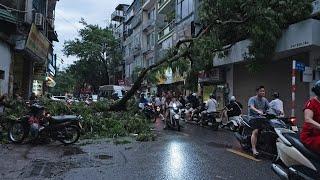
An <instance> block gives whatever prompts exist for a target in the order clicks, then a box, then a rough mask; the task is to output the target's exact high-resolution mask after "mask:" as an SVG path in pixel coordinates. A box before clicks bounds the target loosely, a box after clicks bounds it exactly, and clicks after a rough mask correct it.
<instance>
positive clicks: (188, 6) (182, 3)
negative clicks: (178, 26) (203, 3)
mask: <svg viewBox="0 0 320 180" xmlns="http://www.w3.org/2000/svg"><path fill="white" fill-rule="evenodd" d="M193 9H194V8H193V0H177V19H178V20H182V19H184V18H186V17H187V16H189V15H190V14H191V13H193Z"/></svg>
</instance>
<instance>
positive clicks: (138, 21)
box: [124, 0, 143, 84]
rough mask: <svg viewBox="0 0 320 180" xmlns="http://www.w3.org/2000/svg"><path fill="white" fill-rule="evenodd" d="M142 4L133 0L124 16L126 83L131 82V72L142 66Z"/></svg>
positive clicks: (140, 0)
mask: <svg viewBox="0 0 320 180" xmlns="http://www.w3.org/2000/svg"><path fill="white" fill-rule="evenodd" d="M142 5H143V1H142V0H134V1H133V3H132V4H131V5H130V6H129V8H128V10H127V13H126V18H125V31H124V38H125V42H124V49H125V54H124V56H125V57H124V59H125V72H126V73H125V74H126V83H127V84H131V83H132V82H133V76H132V75H133V72H134V71H135V70H136V69H137V68H139V67H143V54H142V32H143V31H142V27H143V26H142V15H143V13H142V12H143V10H142Z"/></svg>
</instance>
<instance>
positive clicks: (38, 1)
mask: <svg viewBox="0 0 320 180" xmlns="http://www.w3.org/2000/svg"><path fill="white" fill-rule="evenodd" d="M32 6H33V8H34V9H35V10H36V12H39V13H41V14H43V15H46V14H45V12H46V1H44V0H33V2H32Z"/></svg>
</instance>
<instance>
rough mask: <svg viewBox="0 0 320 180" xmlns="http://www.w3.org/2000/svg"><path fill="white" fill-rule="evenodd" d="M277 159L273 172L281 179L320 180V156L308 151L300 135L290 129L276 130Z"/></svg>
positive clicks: (273, 165)
mask: <svg viewBox="0 0 320 180" xmlns="http://www.w3.org/2000/svg"><path fill="white" fill-rule="evenodd" d="M275 131H276V133H277V134H278V136H279V138H278V141H277V144H276V146H277V151H278V156H277V159H276V160H275V161H274V162H273V164H272V170H273V171H274V172H275V173H276V174H277V175H278V176H279V177H280V178H281V179H288V180H293V179H320V154H319V153H316V152H311V151H310V150H308V149H307V148H306V147H305V146H304V145H303V144H302V142H301V141H300V140H299V135H298V134H297V133H296V132H294V131H292V130H288V129H283V128H276V130H275Z"/></svg>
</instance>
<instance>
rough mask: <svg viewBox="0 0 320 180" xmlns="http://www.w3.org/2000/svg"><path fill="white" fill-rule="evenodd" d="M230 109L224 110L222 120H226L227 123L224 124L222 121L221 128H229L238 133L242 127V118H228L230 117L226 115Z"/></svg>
mask: <svg viewBox="0 0 320 180" xmlns="http://www.w3.org/2000/svg"><path fill="white" fill-rule="evenodd" d="M227 110H228V109H226V108H225V109H224V110H223V111H222V113H221V120H222V119H226V123H224V124H223V123H222V121H221V125H220V127H221V128H225V127H227V128H228V129H230V130H231V131H233V132H236V131H238V129H239V127H240V123H241V118H242V117H241V116H232V117H228V115H226V111H227Z"/></svg>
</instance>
